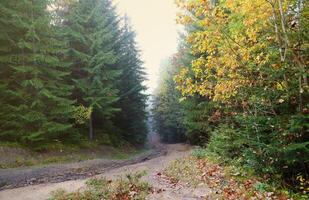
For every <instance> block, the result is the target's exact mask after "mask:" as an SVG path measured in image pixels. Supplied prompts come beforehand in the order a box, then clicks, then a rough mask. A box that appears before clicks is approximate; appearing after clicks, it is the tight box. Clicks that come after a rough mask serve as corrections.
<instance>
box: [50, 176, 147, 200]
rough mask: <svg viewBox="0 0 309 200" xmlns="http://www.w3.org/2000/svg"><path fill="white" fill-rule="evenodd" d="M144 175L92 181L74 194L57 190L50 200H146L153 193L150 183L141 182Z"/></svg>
mask: <svg viewBox="0 0 309 200" xmlns="http://www.w3.org/2000/svg"><path fill="white" fill-rule="evenodd" d="M144 175H145V172H137V173H134V174H127V175H125V176H124V177H119V178H118V179H116V180H107V179H106V178H102V179H91V180H89V181H87V183H86V188H85V189H82V190H80V191H77V192H73V193H67V192H66V191H64V190H57V191H55V192H53V196H52V197H51V198H50V199H49V200H103V199H108V200H144V199H146V196H147V195H148V194H149V193H150V192H151V191H152V188H151V186H150V185H149V184H148V183H146V182H143V181H141V177H142V176H144Z"/></svg>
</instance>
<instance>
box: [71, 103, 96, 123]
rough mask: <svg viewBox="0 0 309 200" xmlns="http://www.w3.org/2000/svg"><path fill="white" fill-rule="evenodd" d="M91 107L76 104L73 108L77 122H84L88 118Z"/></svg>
mask: <svg viewBox="0 0 309 200" xmlns="http://www.w3.org/2000/svg"><path fill="white" fill-rule="evenodd" d="M92 110H93V108H92V107H89V108H87V107H84V106H83V105H80V106H77V107H76V108H75V110H74V119H75V121H76V123H77V124H85V123H86V122H88V120H89V119H90V116H91V114H92Z"/></svg>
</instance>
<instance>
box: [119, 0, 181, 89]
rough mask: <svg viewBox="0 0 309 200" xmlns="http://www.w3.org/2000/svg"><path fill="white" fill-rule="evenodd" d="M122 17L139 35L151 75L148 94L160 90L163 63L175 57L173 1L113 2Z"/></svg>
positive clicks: (147, 69)
mask: <svg viewBox="0 0 309 200" xmlns="http://www.w3.org/2000/svg"><path fill="white" fill-rule="evenodd" d="M113 1H114V2H115V4H116V5H117V7H118V10H119V13H120V14H127V15H128V17H129V18H130V19H131V24H132V25H133V28H134V30H135V31H136V33H137V38H136V41H137V43H138V46H139V48H140V50H141V54H142V55H141V56H142V60H143V61H144V63H145V64H144V67H145V68H146V73H147V74H148V77H147V78H148V79H149V80H148V81H147V82H146V84H147V86H148V88H149V92H151V93H152V91H153V90H154V89H155V87H156V86H157V79H158V76H159V67H160V63H161V60H163V59H164V58H166V57H168V56H171V55H172V54H174V53H176V50H177V38H178V34H177V30H179V28H178V29H177V25H176V22H175V18H176V13H177V9H176V6H175V4H174V0H113Z"/></svg>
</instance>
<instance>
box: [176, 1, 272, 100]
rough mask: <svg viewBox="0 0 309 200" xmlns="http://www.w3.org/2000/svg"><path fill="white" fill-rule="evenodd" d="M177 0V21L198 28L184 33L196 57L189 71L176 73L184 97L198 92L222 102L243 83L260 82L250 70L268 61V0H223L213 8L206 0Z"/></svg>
mask: <svg viewBox="0 0 309 200" xmlns="http://www.w3.org/2000/svg"><path fill="white" fill-rule="evenodd" d="M177 2H178V5H179V8H181V9H182V10H183V12H182V13H181V14H180V15H179V18H180V19H182V20H179V22H180V23H181V24H183V25H188V22H189V25H194V26H195V27H198V28H197V29H196V31H192V32H190V33H189V35H188V37H187V42H188V44H189V45H190V46H191V51H192V54H193V55H195V56H196V57H197V58H196V59H195V60H193V62H192V66H190V67H191V68H190V69H191V71H192V72H189V70H188V68H186V69H185V70H182V71H181V72H180V73H179V74H178V76H176V77H175V81H176V82H177V84H178V89H179V90H180V91H181V92H182V94H183V95H184V96H186V95H193V94H194V93H198V94H200V95H202V96H207V97H209V98H211V99H213V100H215V101H221V102H227V101H229V100H231V98H233V97H235V96H236V95H237V93H238V91H239V90H241V89H242V87H247V84H248V83H250V84H255V82H258V81H259V80H258V78H257V75H256V74H254V75H252V76H250V75H251V74H252V72H251V71H252V69H256V70H257V71H258V70H259V69H261V68H262V67H265V66H267V63H269V58H270V55H268V52H267V51H265V48H266V47H268V46H269V43H272V42H274V40H273V38H274V34H273V26H272V24H271V23H270V19H271V17H272V7H271V5H270V4H269V2H267V1H264V0H256V1H252V0H226V1H219V3H218V5H217V6H215V7H212V6H211V5H210V1H207V0H194V1H190V0H189V1H185V0H178V1H177ZM184 19H186V20H184ZM187 67H188V66H187ZM269 67H272V66H271V65H270V66H269ZM193 80H195V81H193Z"/></svg>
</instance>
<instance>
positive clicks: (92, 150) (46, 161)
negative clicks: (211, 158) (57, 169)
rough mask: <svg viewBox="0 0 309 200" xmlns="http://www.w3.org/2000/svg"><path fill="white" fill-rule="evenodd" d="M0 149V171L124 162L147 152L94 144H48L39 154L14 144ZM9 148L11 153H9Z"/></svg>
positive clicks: (0, 146) (5, 144)
mask: <svg viewBox="0 0 309 200" xmlns="http://www.w3.org/2000/svg"><path fill="white" fill-rule="evenodd" d="M0 148H6V151H5V152H1V151H0V169H8V168H17V167H30V166H43V165H50V164H65V163H71V162H79V161H85V160H92V159H112V160H125V159H129V158H132V157H135V156H137V155H141V154H143V153H146V152H147V151H146V150H144V149H134V148H133V147H130V148H114V147H109V146H100V145H98V144H96V143H94V144H90V143H84V145H83V146H73V145H63V144H50V145H46V147H45V149H44V151H41V152H36V151H31V150H29V149H25V147H22V146H20V145H18V144H14V143H0ZM11 148H12V152H10V149H11ZM16 150H17V152H16ZM18 151H22V152H26V153H23V154H26V155H20V154H19V153H18ZM8 156H10V157H11V158H14V159H10V161H9V162H8V161H5V159H6V158H7V157H8Z"/></svg>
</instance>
